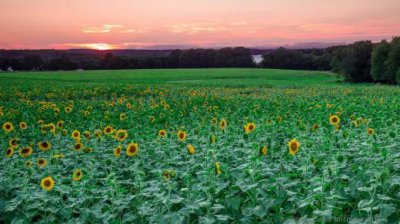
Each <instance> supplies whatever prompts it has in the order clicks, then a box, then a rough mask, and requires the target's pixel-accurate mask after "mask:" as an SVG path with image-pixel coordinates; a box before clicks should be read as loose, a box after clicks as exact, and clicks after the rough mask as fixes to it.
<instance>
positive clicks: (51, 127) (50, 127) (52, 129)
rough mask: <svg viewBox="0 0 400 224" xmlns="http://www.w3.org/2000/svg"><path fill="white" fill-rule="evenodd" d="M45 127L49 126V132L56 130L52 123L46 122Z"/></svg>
mask: <svg viewBox="0 0 400 224" xmlns="http://www.w3.org/2000/svg"><path fill="white" fill-rule="evenodd" d="M47 127H48V128H49V130H50V131H51V132H55V131H56V126H55V125H54V124H53V123H50V124H48V125H47Z"/></svg>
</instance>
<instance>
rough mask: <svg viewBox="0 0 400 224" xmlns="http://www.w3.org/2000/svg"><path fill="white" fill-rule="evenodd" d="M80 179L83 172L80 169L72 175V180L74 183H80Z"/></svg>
mask: <svg viewBox="0 0 400 224" xmlns="http://www.w3.org/2000/svg"><path fill="white" fill-rule="evenodd" d="M82 177H83V172H82V170H81V169H76V170H75V171H74V173H73V174H72V180H74V181H80V180H81V179H82Z"/></svg>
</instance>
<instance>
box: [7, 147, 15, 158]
mask: <svg viewBox="0 0 400 224" xmlns="http://www.w3.org/2000/svg"><path fill="white" fill-rule="evenodd" d="M13 154H14V149H13V148H8V149H7V151H6V156H7V157H8V158H11V156H12V155H13Z"/></svg>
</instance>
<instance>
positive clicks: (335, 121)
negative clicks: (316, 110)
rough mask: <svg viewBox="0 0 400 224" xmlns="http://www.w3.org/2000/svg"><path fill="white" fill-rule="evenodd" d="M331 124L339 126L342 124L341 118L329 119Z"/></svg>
mask: <svg viewBox="0 0 400 224" xmlns="http://www.w3.org/2000/svg"><path fill="white" fill-rule="evenodd" d="M329 123H330V124H331V125H333V126H338V125H339V123H340V118H339V117H338V116H337V115H332V116H330V117H329Z"/></svg>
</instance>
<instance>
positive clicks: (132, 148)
mask: <svg viewBox="0 0 400 224" xmlns="http://www.w3.org/2000/svg"><path fill="white" fill-rule="evenodd" d="M138 152H139V146H138V144H136V143H131V144H129V145H128V147H126V155H128V156H136V154H138Z"/></svg>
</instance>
